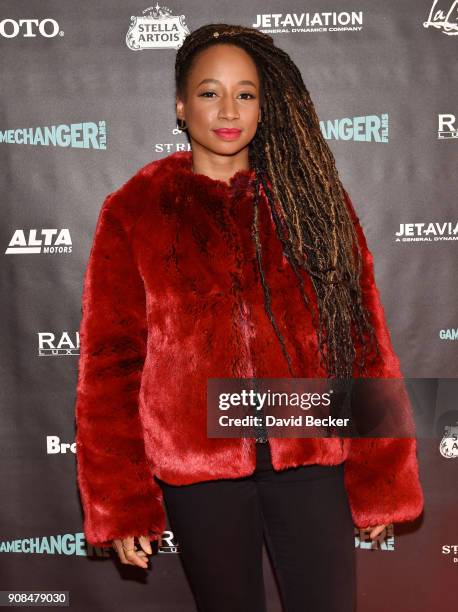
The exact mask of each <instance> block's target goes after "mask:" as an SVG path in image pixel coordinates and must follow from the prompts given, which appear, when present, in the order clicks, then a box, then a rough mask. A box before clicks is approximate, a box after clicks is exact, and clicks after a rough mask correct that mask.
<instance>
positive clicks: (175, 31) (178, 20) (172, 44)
mask: <svg viewBox="0 0 458 612" xmlns="http://www.w3.org/2000/svg"><path fill="white" fill-rule="evenodd" d="M184 20H185V16H184V15H172V11H171V9H169V8H168V7H166V6H159V4H157V3H156V6H150V7H148V8H146V9H145V10H144V11H142V15H140V16H132V17H131V18H130V21H131V24H130V27H129V29H128V31H127V34H126V45H127V46H128V47H129V49H132V51H141V50H142V49H179V48H180V47H181V45H182V44H183V41H184V39H185V37H186V36H187V34H189V30H188V27H187V25H186V24H185V22H184Z"/></svg>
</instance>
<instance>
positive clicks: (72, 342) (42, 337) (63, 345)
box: [37, 331, 80, 357]
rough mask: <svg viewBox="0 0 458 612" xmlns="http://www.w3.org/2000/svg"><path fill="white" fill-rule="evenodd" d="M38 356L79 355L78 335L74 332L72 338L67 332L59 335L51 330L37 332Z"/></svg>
mask: <svg viewBox="0 0 458 612" xmlns="http://www.w3.org/2000/svg"><path fill="white" fill-rule="evenodd" d="M37 336H38V355H39V357H60V356H62V355H65V356H67V355H72V356H73V355H79V348H80V335H79V331H77V332H75V334H74V338H72V337H70V334H69V333H68V332H62V333H61V334H60V336H57V335H56V334H53V333H52V332H37Z"/></svg>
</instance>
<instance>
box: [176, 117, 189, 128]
mask: <svg viewBox="0 0 458 612" xmlns="http://www.w3.org/2000/svg"><path fill="white" fill-rule="evenodd" d="M178 121H181V122H182V123H178V127H179V128H180V130H185V129H186V128H187V125H186V121H185V120H184V119H178ZM183 122H184V125H183Z"/></svg>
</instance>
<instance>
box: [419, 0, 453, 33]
mask: <svg viewBox="0 0 458 612" xmlns="http://www.w3.org/2000/svg"><path fill="white" fill-rule="evenodd" d="M431 26H432V27H433V28H437V29H438V30H440V31H441V32H442V34H448V35H449V36H456V35H457V34H458V0H448V2H447V0H440V2H439V0H433V3H432V5H431V8H430V10H429V15H428V19H427V20H426V21H424V22H423V27H425V28H429V27H431Z"/></svg>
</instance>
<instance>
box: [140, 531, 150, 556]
mask: <svg viewBox="0 0 458 612" xmlns="http://www.w3.org/2000/svg"><path fill="white" fill-rule="evenodd" d="M138 542H139V544H140V546H141V547H142V549H143V550H144V551H145V553H147V554H148V555H152V554H153V551H152V549H151V544H150V541H149V538H148V536H143V535H142V536H139V538H138Z"/></svg>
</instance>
